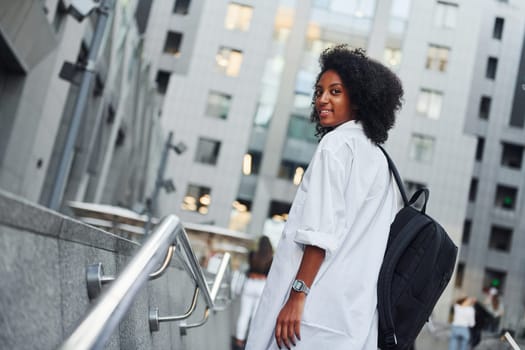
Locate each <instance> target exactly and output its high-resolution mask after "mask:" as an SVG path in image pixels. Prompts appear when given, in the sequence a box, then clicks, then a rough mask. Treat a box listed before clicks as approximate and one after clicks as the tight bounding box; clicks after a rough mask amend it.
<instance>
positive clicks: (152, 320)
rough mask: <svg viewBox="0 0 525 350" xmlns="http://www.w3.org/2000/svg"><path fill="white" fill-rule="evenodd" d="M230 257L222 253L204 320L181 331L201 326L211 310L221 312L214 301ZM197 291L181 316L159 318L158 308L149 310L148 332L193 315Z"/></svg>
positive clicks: (185, 326) (183, 326)
mask: <svg viewBox="0 0 525 350" xmlns="http://www.w3.org/2000/svg"><path fill="white" fill-rule="evenodd" d="M230 257H231V255H230V253H224V256H223V257H222V260H221V263H220V264H219V268H218V270H217V274H216V275H215V279H214V281H213V285H212V288H211V293H210V298H211V301H212V306H211V307H210V306H209V305H207V306H206V308H205V311H204V318H203V319H202V320H201V321H200V322H198V323H195V324H192V325H181V331H183V330H184V329H185V328H195V327H199V326H202V325H203V324H204V323H206V321H207V320H208V316H209V310H213V311H221V310H223V309H221V308H218V307H217V306H216V305H215V299H217V295H218V293H219V290H220V287H221V284H222V280H223V279H224V276H225V274H226V270H227V269H228V265H229V263H230ZM201 271H202V270H201ZM198 290H199V289H198V288H196V289H195V294H194V295H193V300H192V303H191V305H190V308H189V309H188V311H187V312H186V313H184V314H183V315H176V316H159V309H158V308H152V309H150V312H149V326H150V331H152V332H156V331H158V330H159V328H160V323H161V322H172V321H180V320H185V319H187V318H188V317H190V316H191V314H192V313H193V311H195V306H196V305H197V292H198Z"/></svg>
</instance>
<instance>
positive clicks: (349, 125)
mask: <svg viewBox="0 0 525 350" xmlns="http://www.w3.org/2000/svg"><path fill="white" fill-rule="evenodd" d="M336 129H363V124H361V123H360V122H358V121H356V120H349V121H347V122H344V123H343V124H339V125H338V126H337V127H336Z"/></svg>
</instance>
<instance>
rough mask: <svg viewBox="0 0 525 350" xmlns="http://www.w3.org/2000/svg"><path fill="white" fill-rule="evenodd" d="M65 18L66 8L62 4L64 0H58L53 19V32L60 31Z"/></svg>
mask: <svg viewBox="0 0 525 350" xmlns="http://www.w3.org/2000/svg"><path fill="white" fill-rule="evenodd" d="M66 18H67V7H66V5H65V4H64V0H58V2H57V7H56V10H55V18H53V27H54V28H55V32H56V33H58V32H59V31H60V29H62V25H63V24H64V22H65V19H66Z"/></svg>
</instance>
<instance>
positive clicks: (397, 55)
mask: <svg viewBox="0 0 525 350" xmlns="http://www.w3.org/2000/svg"><path fill="white" fill-rule="evenodd" d="M383 63H384V64H385V65H386V66H387V67H389V68H390V69H394V70H395V69H397V68H398V67H399V65H400V64H401V49H398V48H393V47H387V48H385V53H384V55H383Z"/></svg>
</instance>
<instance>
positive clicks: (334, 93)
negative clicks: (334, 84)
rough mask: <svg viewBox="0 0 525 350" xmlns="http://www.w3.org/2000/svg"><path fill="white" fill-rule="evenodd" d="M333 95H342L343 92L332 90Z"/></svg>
mask: <svg viewBox="0 0 525 350" xmlns="http://www.w3.org/2000/svg"><path fill="white" fill-rule="evenodd" d="M331 93H332V94H333V95H337V94H340V93H341V90H339V89H332V91H331Z"/></svg>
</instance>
